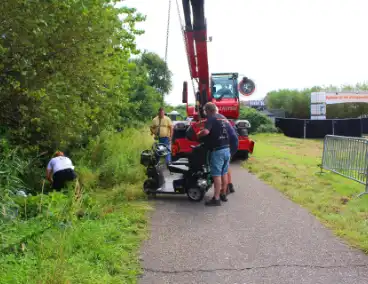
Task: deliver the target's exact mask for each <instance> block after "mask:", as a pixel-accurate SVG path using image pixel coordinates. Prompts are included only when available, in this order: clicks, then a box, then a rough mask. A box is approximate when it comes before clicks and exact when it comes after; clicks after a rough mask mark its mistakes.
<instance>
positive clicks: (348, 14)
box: [123, 0, 368, 105]
mask: <svg viewBox="0 0 368 284" xmlns="http://www.w3.org/2000/svg"><path fill="white" fill-rule="evenodd" d="M171 2H172V5H171V8H172V9H171V20H170V30H169V45H168V66H169V68H170V70H171V71H172V73H173V89H172V91H171V93H170V94H168V95H167V97H166V101H167V103H170V104H173V105H177V104H180V103H181V93H182V85H183V81H188V82H190V75H189V67H188V63H187V59H186V53H185V47H184V41H183V37H182V33H181V26H180V21H179V16H178V12H177V6H176V0H172V1H171ZM178 2H179V5H180V9H181V17H182V19H183V13H182V7H181V3H182V1H181V0H178ZM123 4H124V5H126V6H128V7H134V8H137V10H138V11H139V12H141V13H142V14H144V15H146V16H147V19H146V21H145V22H144V23H142V24H140V25H138V27H139V28H142V29H144V30H145V34H144V35H142V36H139V37H138V38H137V45H138V48H140V49H142V50H143V49H146V50H148V51H152V52H155V53H157V54H159V55H160V56H161V57H162V58H164V55H165V45H166V29H167V14H168V5H169V0H126V1H124V2H123ZM367 11H368V0H226V1H224V0H206V1H205V16H206V18H207V30H208V36H212V42H210V43H208V57H209V58H208V60H209V68H210V73H212V72H213V73H215V72H238V73H239V74H241V75H245V76H247V77H249V78H251V79H252V80H254V82H255V83H256V91H255V92H254V93H253V95H251V96H249V97H247V98H242V99H243V100H247V99H251V100H259V99H262V98H264V97H265V96H266V94H267V93H268V92H270V91H272V90H277V89H282V88H291V89H303V88H308V87H313V86H316V85H320V86H321V85H330V84H332V85H337V86H340V85H343V84H355V83H357V82H365V81H366V80H367V79H368V51H367V50H368V49H367V48H368V37H367V36H366V34H367V23H366V13H367ZM190 86H191V85H190ZM190 90H192V88H190ZM189 102H194V96H193V91H191V92H190V93H189Z"/></svg>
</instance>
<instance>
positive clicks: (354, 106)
mask: <svg viewBox="0 0 368 284" xmlns="http://www.w3.org/2000/svg"><path fill="white" fill-rule="evenodd" d="M335 90H336V91H341V90H342V91H352V90H362V91H366V90H368V85H367V84H356V85H355V86H349V85H345V86H342V87H341V88H337V87H336V86H332V85H331V86H324V87H317V86H316V87H313V88H310V89H303V90H295V89H294V90H289V89H282V90H277V91H272V92H269V93H268V94H267V96H266V104H267V108H268V109H283V110H285V112H286V115H287V117H294V118H301V119H308V118H310V95H311V93H312V92H318V91H326V92H327V91H335ZM367 113H368V104H365V103H347V104H336V105H328V106H327V118H354V117H359V116H360V115H363V114H367Z"/></svg>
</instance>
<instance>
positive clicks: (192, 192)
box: [187, 187, 206, 202]
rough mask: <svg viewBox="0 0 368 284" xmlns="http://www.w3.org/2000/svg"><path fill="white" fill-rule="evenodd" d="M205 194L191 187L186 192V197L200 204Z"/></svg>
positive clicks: (201, 190)
mask: <svg viewBox="0 0 368 284" xmlns="http://www.w3.org/2000/svg"><path fill="white" fill-rule="evenodd" d="M205 194H206V192H205V191H204V190H203V189H200V188H198V187H191V188H189V189H188V190H187V196H188V199H189V200H190V201H195V202H200V201H202V199H203V197H204V195H205Z"/></svg>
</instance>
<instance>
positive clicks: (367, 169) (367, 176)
mask: <svg viewBox="0 0 368 284" xmlns="http://www.w3.org/2000/svg"><path fill="white" fill-rule="evenodd" d="M365 160H366V167H365V191H364V192H362V193H360V194H359V195H358V197H361V196H362V195H364V194H368V151H366V152H365Z"/></svg>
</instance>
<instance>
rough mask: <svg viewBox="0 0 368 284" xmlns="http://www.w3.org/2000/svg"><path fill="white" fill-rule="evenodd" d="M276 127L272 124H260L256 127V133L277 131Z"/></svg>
mask: <svg viewBox="0 0 368 284" xmlns="http://www.w3.org/2000/svg"><path fill="white" fill-rule="evenodd" d="M277 132H279V131H278V129H277V128H276V127H275V126H274V125H273V124H262V125H260V126H259V127H258V128H257V132H256V133H277Z"/></svg>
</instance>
